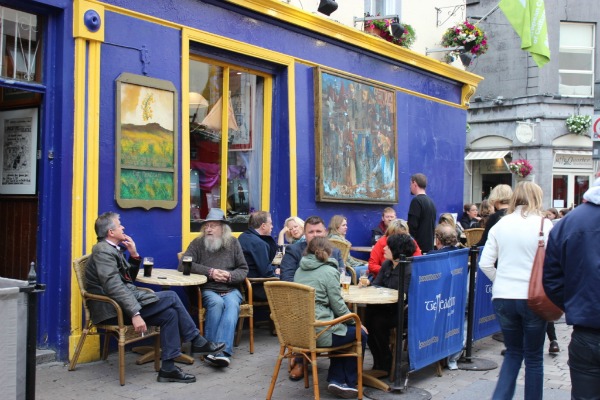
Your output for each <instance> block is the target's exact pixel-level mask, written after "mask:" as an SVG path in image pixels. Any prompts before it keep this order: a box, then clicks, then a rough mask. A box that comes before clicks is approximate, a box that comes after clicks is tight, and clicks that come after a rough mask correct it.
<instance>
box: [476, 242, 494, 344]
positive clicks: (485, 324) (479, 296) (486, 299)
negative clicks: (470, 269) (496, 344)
mask: <svg viewBox="0 0 600 400" xmlns="http://www.w3.org/2000/svg"><path fill="white" fill-rule="evenodd" d="M482 251H483V248H480V249H479V257H481V252H482ZM477 265H479V258H478V259H477ZM499 331H500V324H499V323H498V319H497V318H496V313H495V312H494V306H493V304H492V281H490V280H489V279H488V277H487V276H485V274H484V273H483V272H481V270H480V269H479V267H477V276H476V277H475V305H474V307H473V341H476V340H479V339H483V338H484V337H487V336H490V335H493V334H494V333H496V332H499Z"/></svg>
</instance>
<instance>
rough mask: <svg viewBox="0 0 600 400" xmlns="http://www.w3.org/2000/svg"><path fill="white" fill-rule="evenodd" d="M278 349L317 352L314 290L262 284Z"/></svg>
mask: <svg viewBox="0 0 600 400" xmlns="http://www.w3.org/2000/svg"><path fill="white" fill-rule="evenodd" d="M265 292H266V293H267V299H268V301H269V307H270V308H271V319H273V322H274V323H275V329H276V331H277V337H278V338H279V343H280V344H281V346H292V347H301V348H305V349H311V350H314V349H316V348H317V340H316V332H315V326H314V323H315V289H314V288H312V287H310V286H306V285H301V284H299V283H293V282H275V281H272V282H265Z"/></svg>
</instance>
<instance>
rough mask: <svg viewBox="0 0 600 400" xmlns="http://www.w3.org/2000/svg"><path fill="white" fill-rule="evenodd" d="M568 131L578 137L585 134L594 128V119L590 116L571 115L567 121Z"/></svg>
mask: <svg viewBox="0 0 600 400" xmlns="http://www.w3.org/2000/svg"><path fill="white" fill-rule="evenodd" d="M565 124H566V125H567V130H568V131H569V132H571V133H575V134H577V135H583V134H585V133H586V132H587V131H588V130H589V129H590V127H591V126H592V117H591V116H590V115H579V114H577V115H575V114H573V115H571V116H570V117H569V118H567V120H566V121H565Z"/></svg>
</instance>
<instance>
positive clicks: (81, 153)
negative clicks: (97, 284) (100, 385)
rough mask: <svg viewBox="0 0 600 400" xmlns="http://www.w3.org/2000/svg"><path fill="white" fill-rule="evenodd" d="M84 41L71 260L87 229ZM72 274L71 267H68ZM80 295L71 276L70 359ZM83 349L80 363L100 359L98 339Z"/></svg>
mask: <svg viewBox="0 0 600 400" xmlns="http://www.w3.org/2000/svg"><path fill="white" fill-rule="evenodd" d="M86 46H87V43H86V40H85V39H83V38H76V39H75V73H74V95H75V99H74V100H75V104H74V115H73V128H74V132H73V187H72V203H73V204H72V211H71V252H70V254H71V257H70V259H73V258H74V255H76V256H79V255H80V254H81V253H82V252H84V243H83V232H84V229H86V228H85V227H86V225H87V224H86V218H84V202H85V201H86V200H87V198H88V197H89V196H86V193H85V188H84V182H85V176H86V169H85V148H86V127H85V115H86V108H85V107H86V101H85V100H86V96H85V93H86V81H85V77H86V71H85V68H86ZM68 268H69V270H70V271H72V268H71V265H70V264H69V266H68ZM82 317H83V316H82V306H81V294H80V292H79V285H78V284H77V278H76V277H75V275H74V274H73V273H71V321H70V322H71V334H70V336H69V359H71V357H73V355H74V353H75V347H76V346H77V343H78V342H79V338H80V337H81V324H82ZM85 343H86V344H85V346H84V348H83V349H82V352H81V354H80V356H79V361H80V362H86V361H91V360H97V359H99V358H100V340H99V338H98V337H97V336H92V337H88V338H87V339H86V342H85Z"/></svg>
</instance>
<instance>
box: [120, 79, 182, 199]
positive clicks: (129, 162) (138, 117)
mask: <svg viewBox="0 0 600 400" xmlns="http://www.w3.org/2000/svg"><path fill="white" fill-rule="evenodd" d="M115 82H116V96H115V97H116V99H115V147H116V149H115V158H116V160H115V161H116V162H115V164H116V170H115V198H116V201H117V204H118V205H119V206H120V207H122V208H134V207H141V208H144V209H146V210H149V209H151V208H163V209H168V210H171V209H174V208H175V207H176V206H177V201H178V199H177V194H178V190H177V189H178V179H177V174H178V157H177V154H178V147H177V138H178V137H179V132H178V127H179V123H178V112H177V103H178V96H177V89H176V88H175V85H174V84H173V83H172V82H170V81H166V80H162V79H156V78H150V77H147V76H142V75H135V74H131V73H122V74H121V75H119V76H118V77H117V79H116V80H115Z"/></svg>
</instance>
